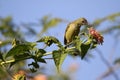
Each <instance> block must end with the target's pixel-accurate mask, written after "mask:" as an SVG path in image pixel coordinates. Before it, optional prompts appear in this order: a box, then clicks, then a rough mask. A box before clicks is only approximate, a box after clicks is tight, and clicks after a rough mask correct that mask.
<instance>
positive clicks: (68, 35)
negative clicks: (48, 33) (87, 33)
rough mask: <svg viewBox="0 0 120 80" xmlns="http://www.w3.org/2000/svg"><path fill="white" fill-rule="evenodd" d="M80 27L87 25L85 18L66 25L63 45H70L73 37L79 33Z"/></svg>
mask: <svg viewBox="0 0 120 80" xmlns="http://www.w3.org/2000/svg"><path fill="white" fill-rule="evenodd" d="M82 25H88V22H87V20H86V19H85V18H79V19H77V20H75V21H73V22H71V23H69V24H68V26H67V28H66V30H65V35H64V44H65V45H67V44H69V43H71V42H72V41H73V40H74V39H75V36H78V34H79V32H80V27H81V26H82Z"/></svg>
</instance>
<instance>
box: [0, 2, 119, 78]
mask: <svg viewBox="0 0 120 80" xmlns="http://www.w3.org/2000/svg"><path fill="white" fill-rule="evenodd" d="M117 12H120V0H0V16H1V17H7V16H12V17H13V20H14V22H15V23H16V24H21V23H22V22H24V23H29V22H38V20H40V19H41V18H42V17H43V16H45V15H52V17H59V18H63V19H65V20H68V21H73V20H75V19H77V18H80V17H85V18H86V19H87V20H88V22H89V23H92V22H93V21H94V20H96V19H99V18H103V17H105V16H107V15H110V14H113V13H117ZM67 24H68V23H62V24H60V25H58V26H57V27H56V28H52V29H50V31H49V32H48V34H47V35H52V36H56V37H57V38H58V39H59V40H60V41H61V42H62V43H63V36H64V31H65V28H66V25H67ZM108 25H109V24H107V23H105V24H102V25H100V26H102V29H103V28H107V27H106V26H108ZM104 38H105V39H104V44H103V45H102V46H99V49H100V50H102V52H103V53H104V56H105V57H106V58H107V59H108V58H109V57H108V55H109V54H110V52H111V51H112V49H113V46H114V39H112V38H113V37H111V36H110V35H105V36H104ZM32 40H35V39H32ZM32 40H30V39H29V40H28V41H32ZM119 48H120V45H119V44H118V45H117V47H116V49H115V55H114V56H113V61H114V59H115V58H118V57H120V54H119ZM92 54H94V56H95V57H94V59H90V61H89V62H86V61H84V60H81V59H80V58H71V57H68V58H67V59H66V60H65V62H64V64H63V66H62V67H63V70H64V71H65V70H66V69H67V68H68V67H69V65H71V64H73V63H77V64H78V66H79V68H78V70H77V71H76V73H75V74H74V76H73V77H74V78H75V79H74V80H96V78H97V77H99V75H101V74H102V73H103V72H104V71H105V70H106V69H107V67H106V66H105V65H104V63H103V62H102V61H101V59H100V57H99V56H98V54H97V53H95V52H94V51H93V53H92ZM49 62H50V61H49ZM46 65H48V66H50V68H48V69H47V72H48V74H50V73H51V72H52V71H53V69H54V68H55V65H54V64H53V62H52V61H51V62H50V63H48V64H46ZM119 77H120V76H119ZM105 80H114V78H113V77H112V76H110V77H109V78H106V79H105Z"/></svg>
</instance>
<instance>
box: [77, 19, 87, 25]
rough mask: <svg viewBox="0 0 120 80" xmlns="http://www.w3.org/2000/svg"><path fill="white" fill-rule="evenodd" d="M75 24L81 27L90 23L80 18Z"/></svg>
mask: <svg viewBox="0 0 120 80" xmlns="http://www.w3.org/2000/svg"><path fill="white" fill-rule="evenodd" d="M75 23H76V24H77V25H80V26H82V25H88V22H87V20H86V19H85V18H79V19H77V20H75Z"/></svg>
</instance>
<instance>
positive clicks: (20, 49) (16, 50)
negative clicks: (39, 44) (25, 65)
mask: <svg viewBox="0 0 120 80" xmlns="http://www.w3.org/2000/svg"><path fill="white" fill-rule="evenodd" d="M32 49H33V46H31V45H28V44H20V45H16V46H15V47H13V48H12V49H11V50H10V51H9V52H8V53H7V55H6V58H7V57H10V56H15V55H20V54H24V53H25V52H28V51H30V50H32Z"/></svg>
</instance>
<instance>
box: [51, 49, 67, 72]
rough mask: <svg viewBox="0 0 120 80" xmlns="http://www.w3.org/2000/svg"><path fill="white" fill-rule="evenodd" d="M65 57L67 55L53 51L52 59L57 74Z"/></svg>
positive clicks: (60, 51)
mask: <svg viewBox="0 0 120 80" xmlns="http://www.w3.org/2000/svg"><path fill="white" fill-rule="evenodd" d="M66 56H67V54H66V53H65V52H64V51H62V50H58V51H57V50H56V51H53V59H54V62H55V65H56V67H57V70H58V72H60V68H61V65H62V63H63V61H64V60H65V58H66Z"/></svg>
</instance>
